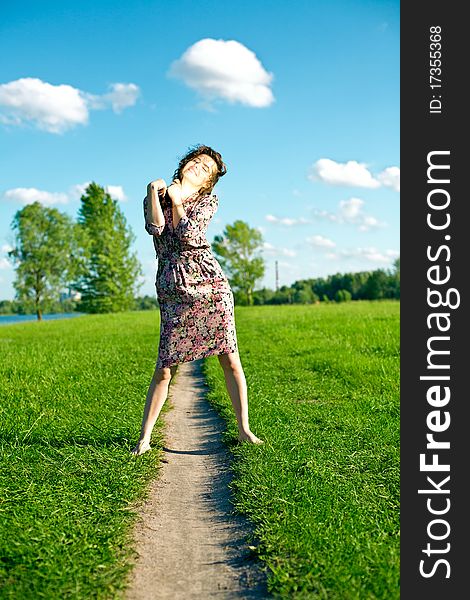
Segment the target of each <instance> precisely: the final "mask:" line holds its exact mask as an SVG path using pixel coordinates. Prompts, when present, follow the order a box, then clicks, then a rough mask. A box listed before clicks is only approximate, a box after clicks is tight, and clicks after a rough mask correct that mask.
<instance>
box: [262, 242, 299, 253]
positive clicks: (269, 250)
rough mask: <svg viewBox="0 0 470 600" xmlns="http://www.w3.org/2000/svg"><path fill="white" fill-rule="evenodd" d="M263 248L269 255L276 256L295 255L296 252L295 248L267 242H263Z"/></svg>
mask: <svg viewBox="0 0 470 600" xmlns="http://www.w3.org/2000/svg"><path fill="white" fill-rule="evenodd" d="M263 250H264V251H265V252H266V253H267V254H270V255H273V256H274V255H277V256H296V255H297V252H295V250H291V249H290V248H279V247H276V246H273V244H270V243H269V242H263Z"/></svg>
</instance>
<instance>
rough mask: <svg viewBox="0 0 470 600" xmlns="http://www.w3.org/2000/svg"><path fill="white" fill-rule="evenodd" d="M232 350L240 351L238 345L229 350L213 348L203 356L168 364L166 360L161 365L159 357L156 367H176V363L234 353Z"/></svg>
mask: <svg viewBox="0 0 470 600" xmlns="http://www.w3.org/2000/svg"><path fill="white" fill-rule="evenodd" d="M232 352H238V345H236V346H235V348H234V349H233V350H229V351H228V352H227V351H226V350H222V351H221V350H220V348H212V349H211V350H209V351H207V352H205V353H204V354H202V355H201V356H197V357H188V358H185V359H182V360H179V361H177V362H171V363H170V364H167V363H166V362H165V364H162V365H159V364H158V359H157V363H156V368H159V369H165V368H169V367H174V366H176V365H181V364H183V363H186V362H192V361H193V360H201V358H207V357H208V356H214V355H219V354H232Z"/></svg>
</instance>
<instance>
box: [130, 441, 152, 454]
mask: <svg viewBox="0 0 470 600" xmlns="http://www.w3.org/2000/svg"><path fill="white" fill-rule="evenodd" d="M151 449H152V448H151V446H150V442H148V441H147V440H139V441H138V442H137V445H136V447H135V448H134V449H133V450H131V453H132V454H134V455H135V456H140V455H141V454H143V453H144V452H147V450H151Z"/></svg>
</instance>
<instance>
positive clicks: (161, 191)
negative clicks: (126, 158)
mask: <svg viewBox="0 0 470 600" xmlns="http://www.w3.org/2000/svg"><path fill="white" fill-rule="evenodd" d="M166 189H167V188H166V183H165V180H164V179H155V181H151V182H150V183H149V184H148V186H147V196H149V197H150V193H151V191H152V190H154V191H155V192H157V194H158V196H160V198H164V197H165V194H166Z"/></svg>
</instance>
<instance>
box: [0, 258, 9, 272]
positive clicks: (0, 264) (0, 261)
mask: <svg viewBox="0 0 470 600" xmlns="http://www.w3.org/2000/svg"><path fill="white" fill-rule="evenodd" d="M0 269H2V270H3V269H11V263H10V261H9V260H8V258H4V257H3V256H0Z"/></svg>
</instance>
